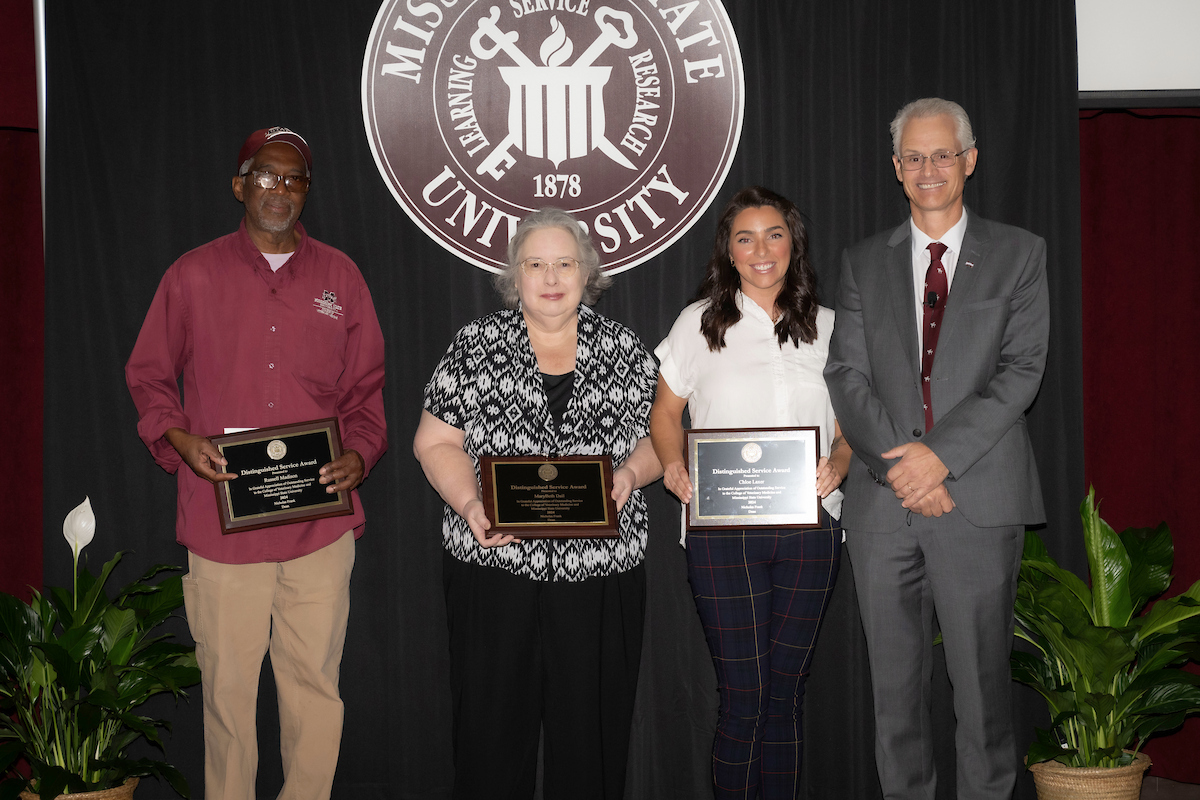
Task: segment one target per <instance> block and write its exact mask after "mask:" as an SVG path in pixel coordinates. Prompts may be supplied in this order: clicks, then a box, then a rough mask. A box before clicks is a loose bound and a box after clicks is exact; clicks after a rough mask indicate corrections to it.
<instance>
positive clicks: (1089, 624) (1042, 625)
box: [1012, 489, 1200, 800]
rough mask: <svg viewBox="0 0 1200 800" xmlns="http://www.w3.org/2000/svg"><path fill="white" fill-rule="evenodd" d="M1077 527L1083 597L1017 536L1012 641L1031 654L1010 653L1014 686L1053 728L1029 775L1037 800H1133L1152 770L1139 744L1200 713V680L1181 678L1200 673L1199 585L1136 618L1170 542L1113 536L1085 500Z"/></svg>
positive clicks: (1154, 532)
mask: <svg viewBox="0 0 1200 800" xmlns="http://www.w3.org/2000/svg"><path fill="white" fill-rule="evenodd" d="M1080 515H1081V517H1082V518H1083V540H1084V546H1085V548H1086V550H1087V558H1088V565H1089V571H1090V573H1091V586H1090V587H1089V586H1088V584H1086V583H1084V582H1083V581H1082V580H1081V579H1080V578H1079V577H1077V576H1076V575H1075V574H1074V573H1072V572H1069V571H1067V570H1064V569H1062V568H1060V567H1059V566H1058V564H1056V563H1055V562H1054V560H1053V559H1052V558H1051V557H1050V555H1049V554H1048V553H1047V551H1046V547H1045V545H1044V544H1043V543H1042V540H1041V539H1040V538H1039V537H1038V535H1037V534H1036V533H1033V532H1028V533H1026V535H1025V552H1024V556H1023V558H1022V560H1021V573H1020V578H1019V581H1018V586H1017V601H1016V607H1015V614H1016V622H1017V625H1016V631H1017V636H1018V637H1020V638H1021V639H1024V640H1025V641H1026V642H1028V643H1029V644H1030V645H1032V652H1022V651H1021V650H1014V651H1013V654H1012V674H1013V678H1014V679H1016V680H1018V681H1021V682H1022V683H1026V684H1028V685H1029V686H1032V687H1033V688H1034V689H1035V690H1037V692H1038V693H1039V694H1041V695H1042V697H1044V698H1045V699H1046V703H1047V704H1048V705H1049V708H1050V716H1051V726H1050V729H1049V730H1038V731H1037V738H1036V740H1035V741H1034V742H1033V744H1032V745H1031V746H1030V748H1029V753H1028V756H1027V757H1026V763H1028V764H1029V765H1030V769H1031V771H1033V773H1034V781H1035V783H1036V784H1037V786H1038V793H1039V796H1040V797H1042V798H1046V797H1055V798H1059V797H1063V798H1065V797H1075V796H1087V797H1091V796H1100V795H1077V794H1073V793H1072V792H1073V787H1078V786H1080V785H1081V783H1082V782H1090V781H1093V780H1101V781H1107V782H1108V783H1109V784H1113V783H1114V782H1115V783H1116V784H1117V785H1123V786H1127V787H1128V794H1127V795H1125V796H1128V797H1130V798H1133V799H1134V800H1136V798H1137V797H1138V795H1139V792H1140V787H1141V782H1142V774H1143V772H1144V771H1145V770H1146V768H1147V767H1148V766H1150V760H1149V758H1147V757H1146V755H1145V754H1144V753H1140V752H1139V751H1140V749H1141V746H1142V744H1143V743H1144V742H1145V741H1146V739H1147V738H1148V737H1150V736H1151V735H1153V734H1155V733H1157V732H1159V731H1166V730H1171V729H1173V728H1177V727H1179V726H1180V725H1181V724H1182V723H1183V721H1184V718H1185V717H1186V716H1187V715H1189V714H1194V713H1196V712H1198V711H1200V676H1197V675H1194V674H1191V673H1189V672H1186V671H1185V670H1183V669H1182V667H1183V666H1184V665H1186V664H1187V662H1189V661H1193V662H1200V581H1196V583H1194V584H1192V586H1191V588H1189V589H1188V590H1187V591H1185V592H1183V593H1182V594H1179V595H1176V596H1174V597H1171V598H1166V599H1160V600H1158V602H1156V603H1155V604H1154V607H1153V608H1151V609H1150V611H1149V612H1148V613H1146V614H1142V613H1141V612H1142V610H1143V609H1144V608H1145V607H1146V604H1147V603H1148V602H1149V601H1150V600H1152V599H1154V598H1156V597H1158V596H1159V595H1161V594H1162V593H1163V592H1165V591H1166V590H1167V588H1168V587H1169V586H1170V584H1171V567H1172V564H1173V562H1174V546H1173V545H1172V543H1171V532H1170V530H1169V529H1168V528H1167V526H1166V524H1165V523H1163V524H1160V525H1159V526H1158V527H1157V528H1153V529H1150V528H1130V529H1128V530H1126V531H1123V532H1122V533H1120V534H1118V533H1116V532H1115V531H1114V530H1113V529H1112V528H1111V527H1110V526H1109V525H1108V523H1106V522H1105V521H1104V520H1103V519H1101V518H1100V513H1099V508H1098V506H1097V504H1096V501H1095V490H1094V489H1089V491H1088V495H1087V498H1086V499H1085V500H1084V501H1083V503H1082V505H1081V506H1080ZM1110 788H1115V787H1114V786H1110ZM1103 796H1104V797H1118V796H1119V795H1117V794H1105V795H1103Z"/></svg>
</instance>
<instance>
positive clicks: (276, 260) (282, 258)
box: [259, 250, 296, 272]
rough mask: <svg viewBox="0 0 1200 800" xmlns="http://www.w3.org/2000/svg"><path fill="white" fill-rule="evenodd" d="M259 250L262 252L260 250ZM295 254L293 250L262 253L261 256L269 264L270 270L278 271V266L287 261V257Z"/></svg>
mask: <svg viewBox="0 0 1200 800" xmlns="http://www.w3.org/2000/svg"><path fill="white" fill-rule="evenodd" d="M259 252H262V251H261V250H260V251H259ZM295 254H296V251H295V250H293V251H292V252H290V253H263V254H262V256H263V258H265V259H266V260H267V263H268V264H269V265H270V266H271V272H279V268H280V267H282V266H283V265H284V264H286V263H287V261H288V259H289V258H291V257H292V256H293V255H295Z"/></svg>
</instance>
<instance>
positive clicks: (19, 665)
mask: <svg viewBox="0 0 1200 800" xmlns="http://www.w3.org/2000/svg"><path fill="white" fill-rule="evenodd" d="M95 528H96V521H95V516H94V515H93V513H92V508H91V503H90V501H88V500H86V499H85V500H84V502H83V503H82V504H81V505H80V506H79V507H78V508H76V509H75V510H73V511H72V512H71V513H70V514H68V515H67V518H66V520H65V521H64V523H63V535H64V536H65V537H66V539H67V542H68V544H70V545H71V549H72V554H73V557H74V566H75V579H74V583H73V586H72V589H71V591H67V590H66V589H61V588H52V587H51V588H47V589H46V590H45V592H44V593H41V592H37V591H34V592H33V596H32V599H31V600H30V602H29V603H28V604H26V603H24V602H23V601H21V600H19V599H18V598H16V597H13V596H12V595H9V594H4V593H2V592H0V775H4V774H11V775H12V777H10V778H9V779H8V780H6V781H5V782H4V783H3V784H0V800H7V799H8V798H13V797H16V795H17V794H18V793H19V792H20V791H21V790H22V789H25V788H27V787H28V788H29V789H31V790H32V791H34V792H37V793H38V794H39V795H40V797H41V798H42V800H49V799H50V798H53V797H55V796H56V795H58V794H60V793H63V792H84V791H95V790H98V789H107V788H112V787H114V786H120V785H121V784H122V783H124V782H125V780H126V779H127V778H130V777H140V776H148V775H154V776H157V777H160V778H164V779H165V780H167V781H168V782H169V783H170V784H171V786H172V787H173V788H174V789H175V791H177V792H179V794H181V795H183V796H184V797H187V796H188V786H187V782H186V781H185V780H184V778H183V775H182V774H180V772H179V771H178V770H177V769H175V768H174V767H172V766H171V765H169V764H167V763H165V762H162V761H157V760H153V759H147V758H140V759H132V758H130V757H129V755H128V750H129V748H130V746H131V745H132V744H133V743H134V742H135V741H137V740H139V739H145V740H147V741H149V742H151V743H152V744H154V745H156V746H157V747H158V748H159V749H160V750H161V749H162V747H163V744H162V739H161V737H160V729H169V727H170V726H169V724H168V723H167V722H166V721H164V720H158V719H151V718H149V717H145V716H139V715H138V714H137V713H135V712H136V709H137V708H138V707H139V706H141V705H142V704H143V703H145V702H146V701H147V700H149V699H150V698H151V697H154V696H155V695H158V694H161V693H163V692H170V693H172V694H173V695H175V696H176V697H180V696H184V695H185V694H186V693H185V692H184V691H183V689H184V688H185V687H187V686H193V685H195V684H196V683H199V681H200V670H199V668H198V667H197V665H196V653H195V648H193V647H190V646H184V645H181V644H176V643H173V642H171V641H169V640H170V639H171V638H172V637H171V636H170V635H169V634H166V635H164V634H162V633H161V632H160V631H159V626H161V625H162V624H163V623H164V622H166V621H167V619H169V618H170V617H172V616H174V615H175V612H176V611H177V610H178V609H179V608H180V606H182V605H183V585H182V582H181V579H180V578H179V576H169V577H166V578H165V579H161V580H159V581H158V582H157V583H153V584H152V583H150V580H151V579H152V578H154V577H155V576H157V575H159V574H160V573H163V572H168V571H171V570H175V569H177V568H176V567H168V566H165V565H160V566H156V567H153V568H151V569H150V570H149V571H147V572H146V574H145V575H143V576H142V577H141V578H139V579H138V580H136V581H134V582H133V583H130V584H129V585H127V586H125V587H123V588H121V589H120V590H118V591H117V593H116V595H115V596H114V597H112V598H111V599H110V598H109V597H108V595H107V594H106V592H105V584H106V583H107V582H108V579H109V576H110V575H111V574H112V571H113V569H114V568H115V567H116V566H117V564H118V563H120V561H121V558H122V557H123V556H124V553H123V552H121V553H117V554H116V555H115V556H114V557H113V558H112V560H111V561H109V562H108V563H106V564H105V565H104V568H103V569H102V570H101V572H100V575H99V577H93V576H92V575H91V573H90V572H88V570H87V568H86V566H80V564H79V554H80V551H81V550H82V549H83V548H84V547H85V546H87V544H88V543H89V542H90V541H91V540H92V536H93V535H94V534H95ZM21 759H24V760H25V761H26V762H27V763H28V765H29V767H30V771H31V773H32V777H30V778H29V779H28V780H27V779H26V778H25V777H23V776H22V775H20V774H19V773H18V772H17V771H16V766H17V762H18V761H19V760H21Z"/></svg>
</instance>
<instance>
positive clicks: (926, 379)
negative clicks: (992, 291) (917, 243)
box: [921, 242, 950, 433]
mask: <svg viewBox="0 0 1200 800" xmlns="http://www.w3.org/2000/svg"><path fill="white" fill-rule="evenodd" d="M945 252H946V245H944V244H942V243H941V242H930V243H929V269H928V271H926V273H925V292H924V298H923V302H922V303H921V306H922V308H924V309H925V314H924V319H923V320H922V322H921V333H922V336H921V394H922V395H923V396H924V399H925V431H926V433H928V432H929V431H931V430H932V429H933V400H931V399H930V392H929V390H930V383H931V381H930V375H931V374H932V373H933V356H934V353H936V352H937V342H938V333H939V332H940V331H941V328H942V312H943V311H945V310H946V295H948V294H950V283H949V282H948V281H947V280H946V268H945V267H943V266H942V256H943V255H944V254H945Z"/></svg>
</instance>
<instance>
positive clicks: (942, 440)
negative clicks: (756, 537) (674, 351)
mask: <svg viewBox="0 0 1200 800" xmlns="http://www.w3.org/2000/svg"><path fill="white" fill-rule="evenodd" d="M909 240H910V234H909V221H908V220H905V222H904V224H903V225H901V226H900V227H898V228H896V229H894V230H891V231H884V232H883V233H880V234H877V235H875V236H873V237H871V238H869V239H866V240H864V241H862V242H859V243H858V244H856V245H854V246H853V247H850V248H849V249H847V250H846V251H845V253H843V255H842V273H841V283H840V286H839V289H838V298H837V318H836V321H835V325H834V331H833V338H832V341H831V342H830V346H829V360H828V362H827V364H826V366H825V382H826V383H827V384H828V386H829V393H830V396H831V398H832V400H833V408H834V411H835V412H836V413H837V418H838V422H839V423H840V424H841V428H842V433H843V434H844V435H845V437H846V440H847V441H848V442H849V443H850V445H851V446H852V447H853V448H854V458H853V459H852V461H851V464H850V473H849V475H848V476H847V477H846V482H845V485H844V487H843V488H844V489H845V492H846V500H845V505H844V506H843V512H842V524H843V526H844V527H846V528H847V529H849V530H857V531H866V532H881V533H882V532H890V531H894V530H896V529H897V528H899V527H900V526H901V525H903V524H904V522H905V520H906V518H907V513H908V512H906V511H905V510H904V509H903V508H901V506H900V501H899V500H898V499H897V498H896V496H895V495H894V494H893V493H892V490H891V489H890V488H888V487H885V486H882V485H880V481H882V480H884V476H885V475H886V474H887V471H888V469H890V468H891V466H892V465H894V464H895V463H896V462H895V461H885V460H884V459H882V458H880V453H883V452H886V451H888V450H890V449H891V448H893V447H895V446H897V445H900V444H903V443H906V442H913V441H917V442H923V443H924V444H926V445H928V446H929V448H930V449H932V450H933V452H934V453H936V454H937V455H938V457H939V458H941V460H942V463H944V464H945V465H946V467H947V468H949V470H950V476H949V477H948V478H947V479H946V488H947V489H949V490H950V496H951V497H953V498H954V502H955V504H956V505H957V506H958V509H959V511H960V512H961V513H962V514H963V516H964V517H965V518H966V519H967V520H968V521H969V522H970V523H972V524H973V525H976V526H978V527H994V526H999V525H1030V524H1036V523H1040V522H1044V521H1045V510H1044V507H1043V504H1042V492H1041V485H1040V483H1039V480H1038V473H1037V466H1036V464H1034V460H1033V450H1032V448H1031V447H1030V444H1029V435H1028V432H1027V431H1026V427H1025V410H1026V409H1027V408H1028V407H1029V405H1030V404H1031V403H1032V402H1033V399H1034V397H1035V396H1036V395H1037V392H1038V388H1039V386H1040V385H1041V382H1042V372H1043V371H1044V369H1045V366H1046V347H1047V341H1048V338H1049V332H1050V311H1049V295H1048V292H1047V288H1046V243H1045V241H1044V240H1043V239H1041V238H1040V237H1038V236H1034V235H1033V234H1031V233H1029V232H1028V231H1025V230H1022V229H1020V228H1015V227H1012V226H1011V225H1004V224H1001V223H998V222H991V221H989V220H985V219H981V218H980V217H978V216H976V215H975V214H971V213H968V217H967V232H966V236H965V238H964V239H963V247H962V253H961V255H959V257H958V266H957V267H956V269H955V273H954V282H953V284H952V285H951V287H950V296H949V298H948V299H947V301H946V310H945V315H944V317H943V318H942V331H941V334H940V335H939V338H938V349H937V356H936V357H935V359H934V364H933V374H932V378H933V382H932V389H931V394H932V398H933V412H934V427H933V428H932V430H929V431H926V430H925V429H924V428H925V414H924V410H923V407H922V398H921V358H920V354H919V352H918V345H917V320H916V317H915V308H916V298H914V297H913V280H912V255H911V248H912V245H911V243H910V241H909ZM877 479H878V480H877Z"/></svg>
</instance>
